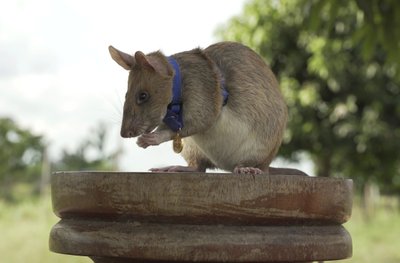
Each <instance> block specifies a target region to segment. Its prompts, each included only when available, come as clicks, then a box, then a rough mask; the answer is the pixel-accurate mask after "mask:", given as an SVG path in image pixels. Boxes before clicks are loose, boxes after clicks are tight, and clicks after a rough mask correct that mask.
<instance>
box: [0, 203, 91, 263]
mask: <svg viewBox="0 0 400 263" xmlns="http://www.w3.org/2000/svg"><path fill="white" fill-rule="evenodd" d="M57 221H58V218H57V217H56V216H54V214H53V213H52V210H51V202H50V197H49V196H47V197H46V198H39V199H33V200H31V201H24V202H22V203H19V204H18V205H14V206H11V205H7V204H4V203H2V202H1V200H0V255H1V256H0V257H1V260H0V261H1V262H4V263H22V262H29V263H50V262H51V263H53V262H57V263H67V262H68V263H71V262H74V263H89V262H93V261H91V260H90V259H88V258H85V257H75V256H66V255H61V254H55V253H52V252H50V251H49V249H48V247H49V246H48V240H49V232H50V229H51V227H52V226H53V225H54V224H55V223H56V222H57Z"/></svg>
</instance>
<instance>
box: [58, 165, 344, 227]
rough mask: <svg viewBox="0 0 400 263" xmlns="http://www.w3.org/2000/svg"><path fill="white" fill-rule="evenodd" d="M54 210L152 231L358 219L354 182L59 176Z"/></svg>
mask: <svg viewBox="0 0 400 263" xmlns="http://www.w3.org/2000/svg"><path fill="white" fill-rule="evenodd" d="M51 186H52V201H53V209H54V212H55V213H56V215H57V216H59V217H60V218H65V219H68V218H91V217H93V218H107V219H116V220H118V219H120V218H123V219H131V220H134V221H138V222H148V223H160V222H161V223H179V224H201V225H211V224H225V225H271V224H273V225H292V224H342V223H344V222H346V221H347V220H348V219H349V218H350V216H351V208H352V181H351V180H349V179H337V178H318V177H307V176H293V175H237V174H229V173H221V174H216V173H127V172H58V173H55V174H53V175H52V180H51Z"/></svg>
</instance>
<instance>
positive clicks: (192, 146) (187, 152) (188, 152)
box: [150, 137, 215, 173]
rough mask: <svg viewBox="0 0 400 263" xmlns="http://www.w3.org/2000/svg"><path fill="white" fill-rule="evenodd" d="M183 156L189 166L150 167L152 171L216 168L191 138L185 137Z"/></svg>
mask: <svg viewBox="0 0 400 263" xmlns="http://www.w3.org/2000/svg"><path fill="white" fill-rule="evenodd" d="M183 143H184V145H183V150H182V153H181V154H182V156H183V158H184V159H185V160H186V162H187V164H188V166H180V165H173V166H167V167H161V168H153V169H150V171H152V172H203V173H204V172H205V171H206V169H207V168H215V165H214V164H213V163H212V162H211V161H210V160H209V159H208V158H207V157H206V156H205V154H204V153H202V152H201V150H200V149H199V148H198V146H197V145H196V143H195V142H194V141H193V140H192V139H191V138H190V137H187V138H184V139H183Z"/></svg>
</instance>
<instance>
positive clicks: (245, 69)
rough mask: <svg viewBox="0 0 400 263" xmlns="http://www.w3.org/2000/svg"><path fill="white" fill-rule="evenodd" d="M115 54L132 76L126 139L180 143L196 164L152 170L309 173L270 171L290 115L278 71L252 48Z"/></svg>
mask: <svg viewBox="0 0 400 263" xmlns="http://www.w3.org/2000/svg"><path fill="white" fill-rule="evenodd" d="M109 52H110V55H111V57H112V59H113V60H114V61H115V62H116V63H118V64H119V65H120V66H121V67H123V68H124V69H125V70H128V71H129V78H128V90H127V92H126V96H125V102H124V106H123V117H122V124H121V136H122V137H124V138H132V137H138V139H137V144H138V146H140V147H143V148H147V147H149V146H155V145H159V144H161V143H164V142H166V141H170V140H173V142H174V148H175V150H176V151H178V152H179V151H181V155H182V156H183V158H184V159H185V160H186V162H187V164H188V166H168V167H162V168H153V169H150V170H151V171H153V172H205V171H206V169H214V168H218V169H222V170H226V171H230V172H233V173H237V174H261V173H267V174H301V175H304V173H303V172H301V171H299V170H296V169H286V168H273V167H270V163H271V162H272V160H273V158H274V157H275V155H276V154H277V152H278V149H279V147H280V145H281V142H282V137H283V133H284V130H285V126H286V122H287V118H288V109H287V106H286V103H285V101H284V98H283V96H282V94H281V92H280V90H279V85H278V81H277V79H276V77H275V75H274V73H273V72H272V71H271V69H270V68H269V67H268V65H267V64H266V63H265V62H264V61H263V59H262V58H261V57H260V56H259V55H258V54H257V53H256V52H255V51H253V50H252V49H250V48H249V47H247V46H245V45H243V44H240V43H236V42H220V43H216V44H213V45H211V46H209V47H207V48H205V49H201V48H196V49H193V50H190V51H184V52H181V53H177V54H174V55H172V56H169V57H167V56H165V55H164V54H163V53H162V52H161V51H156V52H152V53H149V54H147V55H145V54H144V53H143V52H141V51H137V52H136V53H135V54H134V55H130V54H127V53H124V52H122V51H120V50H118V49H116V48H114V47H113V46H109ZM182 141H183V145H182Z"/></svg>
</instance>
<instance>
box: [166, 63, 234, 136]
mask: <svg viewBox="0 0 400 263" xmlns="http://www.w3.org/2000/svg"><path fill="white" fill-rule="evenodd" d="M168 62H169V63H170V64H171V66H172V67H173V68H174V71H175V75H174V79H173V81H172V83H173V85H172V101H171V103H170V104H168V107H167V114H165V117H164V119H163V122H164V123H165V124H166V125H167V126H168V127H169V128H170V129H171V130H172V131H174V132H178V131H180V130H181V129H182V128H183V112H182V77H181V70H180V68H179V64H178V62H177V61H176V59H174V58H173V57H172V56H170V57H168ZM221 87H222V96H223V98H224V101H223V105H224V106H225V104H226V103H227V101H228V96H229V93H228V91H227V90H226V89H225V79H224V78H223V76H222V78H221Z"/></svg>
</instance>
